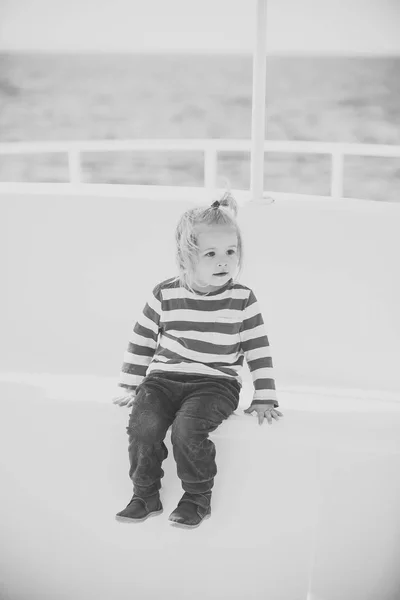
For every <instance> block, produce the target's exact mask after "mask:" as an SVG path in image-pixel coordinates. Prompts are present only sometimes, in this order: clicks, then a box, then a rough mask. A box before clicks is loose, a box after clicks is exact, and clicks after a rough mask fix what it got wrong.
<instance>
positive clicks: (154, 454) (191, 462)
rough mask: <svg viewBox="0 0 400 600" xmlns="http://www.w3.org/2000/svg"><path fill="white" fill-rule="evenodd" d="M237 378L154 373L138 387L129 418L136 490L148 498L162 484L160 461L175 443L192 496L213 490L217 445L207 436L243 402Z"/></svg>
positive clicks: (185, 484) (185, 485)
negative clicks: (168, 435)
mask: <svg viewBox="0 0 400 600" xmlns="http://www.w3.org/2000/svg"><path fill="white" fill-rule="evenodd" d="M239 393H240V385H239V383H238V382H237V381H236V380H234V379H229V378H226V377H221V378H219V377H209V376H206V375H198V376H197V375H185V374H180V373H150V374H149V375H148V376H147V377H145V379H144V380H143V381H142V383H141V384H140V385H139V386H138V388H137V390H136V397H135V400H134V403H133V406H132V412H131V414H130V417H129V425H128V427H127V432H128V435H129V460H130V470H129V477H130V478H131V479H132V481H133V490H134V493H135V494H136V495H138V496H141V497H147V496H150V495H152V494H154V493H155V492H157V491H158V490H159V489H160V488H161V478H162V477H163V476H164V471H163V470H162V468H161V464H162V462H163V460H164V459H165V458H167V456H168V450H167V447H166V446H165V444H164V439H165V435H166V433H167V430H168V428H169V427H170V426H172V428H171V442H172V447H173V453H174V458H175V461H176V465H177V472H178V477H179V478H180V480H181V481H182V488H183V489H184V490H185V492H189V493H191V494H204V493H207V492H210V491H211V488H212V487H213V485H214V477H215V475H216V473H217V466H216V464H215V454H216V452H215V445H214V444H213V442H212V441H211V440H210V439H208V434H209V433H210V432H211V431H214V430H215V429H216V428H217V427H218V426H219V425H220V424H221V423H222V421H224V420H225V419H227V418H228V417H229V416H230V415H231V414H232V413H233V412H234V410H236V409H237V407H238V404H239Z"/></svg>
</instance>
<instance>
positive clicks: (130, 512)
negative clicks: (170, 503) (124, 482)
mask: <svg viewBox="0 0 400 600" xmlns="http://www.w3.org/2000/svg"><path fill="white" fill-rule="evenodd" d="M162 512H163V506H162V504H161V500H160V494H159V493H157V494H153V495H152V496H148V497H147V498H141V497H140V496H135V495H133V496H132V499H131V501H130V502H129V504H128V506H127V507H126V508H124V510H121V512H119V513H117V514H116V516H115V518H116V519H117V521H125V522H131V523H133V522H135V523H139V522H141V521H145V520H146V519H147V518H148V517H151V516H155V515H159V514H161V513H162Z"/></svg>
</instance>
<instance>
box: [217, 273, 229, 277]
mask: <svg viewBox="0 0 400 600" xmlns="http://www.w3.org/2000/svg"><path fill="white" fill-rule="evenodd" d="M214 275H215V277H224V276H225V275H228V273H214Z"/></svg>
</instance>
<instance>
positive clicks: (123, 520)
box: [115, 509, 164, 523]
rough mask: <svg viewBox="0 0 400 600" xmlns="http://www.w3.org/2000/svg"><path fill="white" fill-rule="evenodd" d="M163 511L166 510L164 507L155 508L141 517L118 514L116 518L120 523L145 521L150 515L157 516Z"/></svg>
mask: <svg viewBox="0 0 400 600" xmlns="http://www.w3.org/2000/svg"><path fill="white" fill-rule="evenodd" d="M162 512H164V509H161V510H153V511H152V512H151V513H149V514H148V515H146V516H145V517H142V518H141V519H133V518H132V517H119V516H118V515H116V516H115V520H116V521H119V522H120V523H143V521H146V520H147V519H148V518H149V517H156V516H157V515H161V513H162Z"/></svg>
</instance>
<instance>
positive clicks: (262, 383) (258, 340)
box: [240, 291, 279, 407]
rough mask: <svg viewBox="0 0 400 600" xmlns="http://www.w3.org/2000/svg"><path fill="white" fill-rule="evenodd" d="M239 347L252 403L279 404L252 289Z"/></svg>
mask: <svg viewBox="0 0 400 600" xmlns="http://www.w3.org/2000/svg"><path fill="white" fill-rule="evenodd" d="M240 340H241V348H242V350H243V352H244V356H245V359H246V362H247V364H248V367H249V370H250V373H251V377H252V379H253V385H254V395H253V401H252V404H253V403H255V402H257V403H258V404H266V405H271V404H273V405H274V407H276V406H279V403H278V401H277V396H276V389H275V379H274V371H273V365H272V357H271V349H270V345H269V341H268V336H267V333H266V330H265V325H264V321H263V318H262V315H261V311H260V307H259V304H258V301H257V298H256V297H255V295H254V293H253V291H250V294H249V298H248V301H247V304H246V307H245V309H244V315H243V324H242V327H241V331H240Z"/></svg>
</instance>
